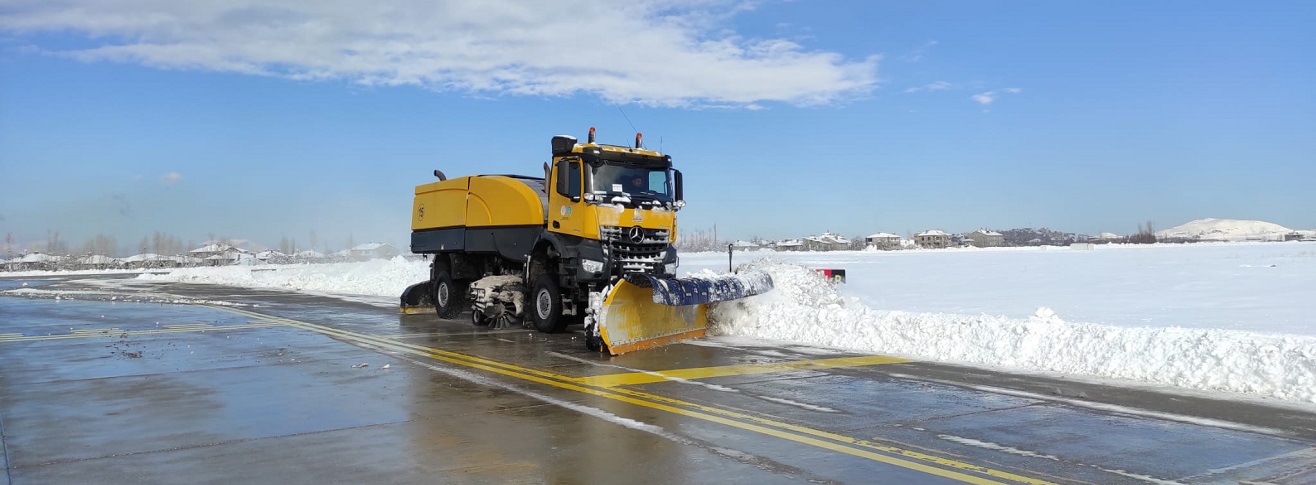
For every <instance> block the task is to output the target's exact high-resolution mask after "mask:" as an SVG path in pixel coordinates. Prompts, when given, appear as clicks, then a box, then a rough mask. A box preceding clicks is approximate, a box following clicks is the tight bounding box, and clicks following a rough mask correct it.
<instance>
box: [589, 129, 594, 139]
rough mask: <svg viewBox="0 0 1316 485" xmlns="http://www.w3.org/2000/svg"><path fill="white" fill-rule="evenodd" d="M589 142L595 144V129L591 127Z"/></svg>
mask: <svg viewBox="0 0 1316 485" xmlns="http://www.w3.org/2000/svg"><path fill="white" fill-rule="evenodd" d="M589 142H590V143H594V127H593V126H591V127H589Z"/></svg>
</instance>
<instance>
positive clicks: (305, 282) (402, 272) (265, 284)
mask: <svg viewBox="0 0 1316 485" xmlns="http://www.w3.org/2000/svg"><path fill="white" fill-rule="evenodd" d="M137 279H139V280H147V281H174V282H180V283H209V284H216V285H228V286H240V287H245V288H273V289H283V290H292V291H304V292H316V293H330V294H339V295H368V296H387V297H394V298H396V297H398V296H400V295H402V290H405V289H406V288H407V287H408V286H411V285H412V284H414V283H419V282H421V281H425V280H426V279H429V263H428V262H425V261H407V260H406V259H404V258H402V257H400V256H399V257H396V258H393V259H387V260H384V259H375V260H370V261H362V262H356V263H334V264H302V265H265V266H219V267H208V268H183V269H176V270H173V271H170V272H168V273H164V274H143V275H141V276H138V277H137Z"/></svg>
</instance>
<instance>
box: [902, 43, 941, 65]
mask: <svg viewBox="0 0 1316 485" xmlns="http://www.w3.org/2000/svg"><path fill="white" fill-rule="evenodd" d="M937 44H938V42H937V41H935V40H929V41H927V42H926V43H924V44H923V45H921V46H919V47H918V48H917V49H914V50H913V51H912V52H910V53H909V54H905V55H904V56H901V57H900V60H902V61H905V62H918V61H921V60H923V58H924V57H926V56H927V54H928V51H931V50H932V48H933V47H936V46H937Z"/></svg>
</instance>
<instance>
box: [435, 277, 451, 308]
mask: <svg viewBox="0 0 1316 485" xmlns="http://www.w3.org/2000/svg"><path fill="white" fill-rule="evenodd" d="M448 291H449V290H448V284H447V283H439V288H438V289H437V290H435V292H434V293H435V294H434V300H435V302H434V303H436V304H438V305H439V306H440V307H446V306H448V297H449V295H448Z"/></svg>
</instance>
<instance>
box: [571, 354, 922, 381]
mask: <svg viewBox="0 0 1316 485" xmlns="http://www.w3.org/2000/svg"><path fill="white" fill-rule="evenodd" d="M902 362H909V359H900V358H896V357H887V356H885V355H866V356H861V357H837V358H834V359H816V360H797V361H791V362H770V363H764V364H739V365H724V366H719V367H699V368H694V369H674V370H662V371H651V372H628V373H625V374H609V375H602V376H591V377H580V378H576V379H575V380H576V381H577V382H579V383H581V384H585V385H587V386H598V387H615V386H631V385H636V384H652V383H654V382H662V381H670V380H683V381H691V380H696V379H707V378H710V377H726V376H744V375H754V374H774V373H780V372H793V371H802V370H819V369H834V368H837V367H863V366H870V365H882V364H899V363H902Z"/></svg>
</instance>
